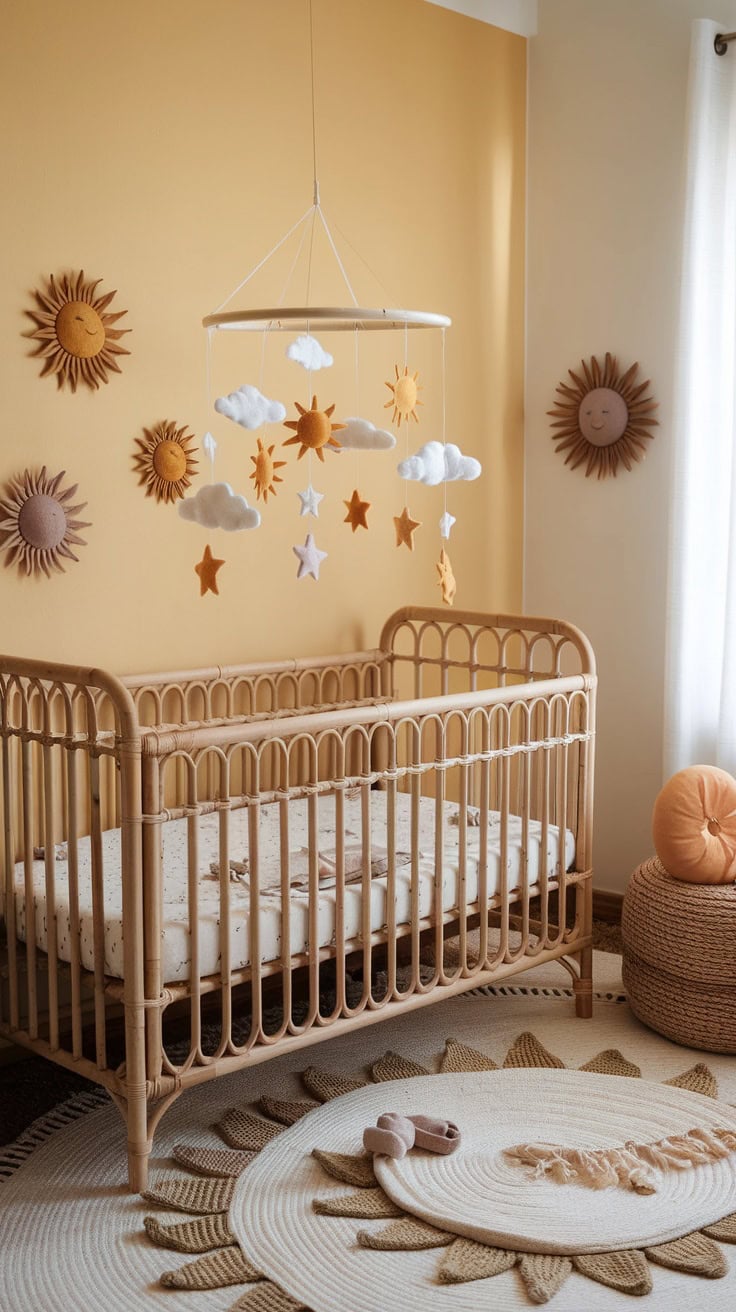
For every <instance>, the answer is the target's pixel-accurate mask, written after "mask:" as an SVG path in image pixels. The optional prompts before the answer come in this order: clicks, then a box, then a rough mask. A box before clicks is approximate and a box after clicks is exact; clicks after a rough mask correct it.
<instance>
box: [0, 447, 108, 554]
mask: <svg viewBox="0 0 736 1312" xmlns="http://www.w3.org/2000/svg"><path fill="white" fill-rule="evenodd" d="M65 478H66V471H65V470H63V469H62V471H61V473H59V474H54V475H50V474H48V473H47V472H46V466H45V465H44V466H43V468H42V469H41V471H40V473H33V472H32V471H31V470H29V469H26V470H25V471H24V472H23V473H22V474H21V475H20V477H19V478H13V479H10V481H9V482H8V485H7V495H6V496H5V497H4V498H2V499H0V550H4V551H5V552H6V556H5V564H6V565H8V566H10V565H15V564H17V566H18V570H19V573H21V574H25V575H28V574H36V575H38V574H45V575H46V577H47V578H50V577H51V571H52V570H58V571H59V572H60V573H64V562H65V561H66V560H73V561H77V560H78V559H79V558H78V556H76V555H75V554H74V551H73V550H72V547H75V546H76V547H83V546H86V542H85V539H84V538H81V537H80V536H79V529H82V528H89V527H90V525H89V523H88V522H87V521H86V520H81V519H77V515H79V513H80V512H81V511H82V510H84V509H85V507H86V505H87V503H86V501H82V502H79V503H78V504H77V505H74V506H73V505H71V504H70V502H71V501H72V500H73V499H74V497H75V496H76V494H77V484H76V483H74V484H72V486H71V487H64V486H63V482H64V479H65Z"/></svg>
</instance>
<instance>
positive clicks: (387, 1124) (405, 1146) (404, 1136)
mask: <svg viewBox="0 0 736 1312" xmlns="http://www.w3.org/2000/svg"><path fill="white" fill-rule="evenodd" d="M415 1134H416V1131H415V1128H414V1125H413V1123H412V1121H410V1120H409V1118H408V1116H400V1115H399V1113H398V1112H386V1113H385V1114H384V1115H383V1116H379V1118H378V1121H377V1123H376V1125H369V1126H368V1129H367V1130H365V1131H364V1132H363V1147H364V1148H365V1150H366V1152H369V1153H382V1154H383V1156H384V1157H397V1158H400V1157H405V1156H406V1154H407V1152H408V1151H409V1149H410V1148H413V1147H414V1139H415Z"/></svg>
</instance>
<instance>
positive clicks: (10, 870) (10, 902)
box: [2, 734, 20, 1030]
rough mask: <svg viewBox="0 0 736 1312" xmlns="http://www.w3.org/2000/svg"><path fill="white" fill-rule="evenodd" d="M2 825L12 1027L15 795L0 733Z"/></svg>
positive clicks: (14, 1021)
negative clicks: (0, 753) (13, 799)
mask: <svg viewBox="0 0 736 1312" xmlns="http://www.w3.org/2000/svg"><path fill="white" fill-rule="evenodd" d="M2 762H3V828H4V831H5V923H6V925H7V927H8V1000H9V1004H10V1007H9V1010H10V1026H11V1029H14V1030H17V1029H18V1028H19V1025H20V1019H19V1008H18V961H17V953H16V927H15V877H14V872H15V849H14V843H13V812H12V803H11V798H13V797H14V795H15V790H14V786H13V785H14V775H13V771H12V768H11V750H10V743H9V741H8V738H7V737H6V736H5V734H3V746H2Z"/></svg>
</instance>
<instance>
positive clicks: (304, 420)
mask: <svg viewBox="0 0 736 1312" xmlns="http://www.w3.org/2000/svg"><path fill="white" fill-rule="evenodd" d="M294 404H295V406H296V408H297V410H298V411H299V418H298V419H287V420H286V423H285V424H284V428H292V429H293V430H294V436H293V437H287V439H286V441H285V442H284V446H294V445H295V444H296V445H297V446H298V447H299V455H298V456H297V459H298V460H301V458H302V456H303V455H305V454H306V453H307V451H315V452H316V453H317V455H318V456H319V459H320V460H324V458H325V457H324V452H323V450H322V448H323V447H325V446H326V447H334V448H335V450H338V451H339V450H340V446H341V443H340V442H339V441H338V439H337V438H336V437H335V433H338V432H339V431H340V430H341V429H342V428H344V427H345V425H344V424H337V423H335V424H333V423H332V415H333V414H334V413H335V407H334V405H328V406H327V407H326V408H325V409H324V410H320V408H319V402H318V400H317V398H316V396H313V397H312V405H311V409H309V410H305V409H304V406H303V405H300V404H299V402H298V401H295V402H294Z"/></svg>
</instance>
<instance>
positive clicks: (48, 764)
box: [42, 742, 59, 1050]
mask: <svg viewBox="0 0 736 1312" xmlns="http://www.w3.org/2000/svg"><path fill="white" fill-rule="evenodd" d="M51 753H52V748H51V746H50V744H49V743H48V742H44V744H43V747H42V755H43V807H44V826H43V827H44V833H43V839H44V842H43V847H44V869H45V875H46V953H47V958H48V987H49V1043H50V1045H51V1048H52V1050H53V1049H55V1048H58V1047H59V944H58V922H57V909H56V850H55V834H54V761H53V757H52V754H51Z"/></svg>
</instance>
